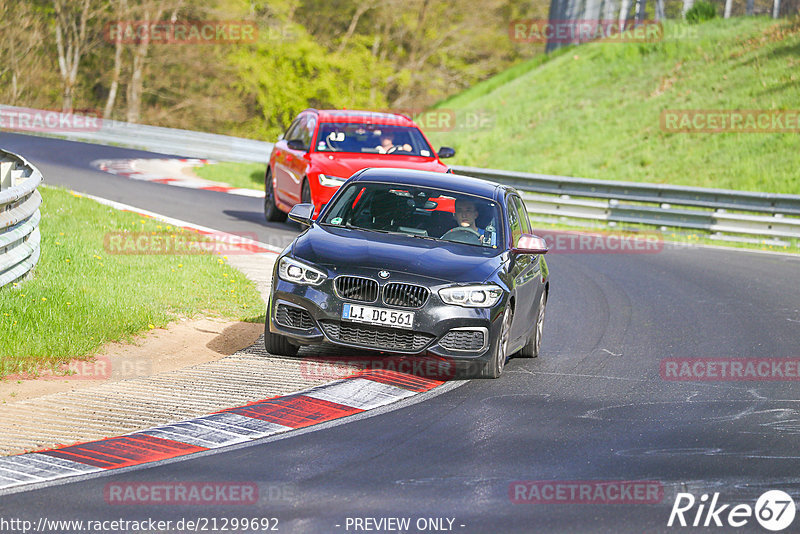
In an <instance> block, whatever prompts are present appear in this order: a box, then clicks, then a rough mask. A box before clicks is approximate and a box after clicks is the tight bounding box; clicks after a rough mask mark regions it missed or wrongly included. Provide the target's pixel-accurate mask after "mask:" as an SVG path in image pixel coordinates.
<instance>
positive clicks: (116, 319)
mask: <svg viewBox="0 0 800 534" xmlns="http://www.w3.org/2000/svg"><path fill="white" fill-rule="evenodd" d="M39 190H40V192H41V193H42V196H43V198H44V203H43V206H42V208H41V212H42V221H41V224H40V229H41V234H42V254H41V258H40V260H39V263H38V265H37V266H36V268H35V270H34V272H33V274H32V275H31V276H30V277H29V278H27V279H24V280H21V281H18V282H16V283H14V284H9V285H7V286H5V287H4V288H0V310H2V312H0V376H5V375H9V374H17V373H33V374H35V373H36V372H37V370H39V369H41V370H49V369H54V368H57V366H58V365H59V364H63V363H66V362H68V361H69V360H70V359H72V358H83V359H86V358H90V357H91V355H92V354H93V353H94V352H96V350H97V349H98V348H99V347H100V346H102V345H103V344H104V343H107V342H109V341H130V340H132V339H133V336H135V335H136V334H139V333H142V332H145V331H147V330H149V329H152V328H160V327H164V326H166V325H167V324H168V323H170V322H171V321H173V320H175V319H177V318H179V317H195V316H199V315H205V316H217V317H224V318H230V319H235V320H250V321H258V320H262V318H263V313H264V304H263V301H262V300H261V298H260V296H259V294H258V292H257V291H256V290H255V288H254V285H253V283H252V282H250V281H249V280H247V279H246V278H245V277H244V275H243V274H242V273H241V272H240V271H238V270H237V269H234V268H233V267H231V266H230V265H228V263H227V262H226V261H225V259H224V257H220V256H217V255H211V254H195V255H187V254H184V255H173V254H169V255H165V254H161V255H155V254H111V253H109V252H107V251H106V250H105V248H104V237H105V236H106V234H107V233H109V232H121V231H125V232H147V233H148V234H150V235H154V234H155V235H159V236H162V237H168V236H171V235H180V232H181V230H180V229H175V228H171V227H169V226H168V225H165V224H164V223H160V222H158V221H155V220H153V219H147V218H142V217H140V216H138V215H136V214H133V213H129V212H122V211H117V210H114V209H112V208H109V207H107V206H103V205H101V204H98V203H97V202H94V201H93V200H89V199H86V198H82V197H80V196H76V195H74V194H72V193H70V192H68V191H65V190H63V189H58V188H53V187H40V188H39ZM184 235H187V236H196V234H194V233H193V232H185V233H184Z"/></svg>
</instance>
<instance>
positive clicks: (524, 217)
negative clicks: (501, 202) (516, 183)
mask: <svg viewBox="0 0 800 534" xmlns="http://www.w3.org/2000/svg"><path fill="white" fill-rule="evenodd" d="M513 198H514V204H516V205H517V213H518V214H519V225H520V230H522V233H523V234H532V233H533V230H532V229H531V218H530V217H529V216H528V208H526V207H525V203H524V202H523V201H522V199H521V198H519V197H513Z"/></svg>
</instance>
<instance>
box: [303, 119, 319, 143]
mask: <svg viewBox="0 0 800 534" xmlns="http://www.w3.org/2000/svg"><path fill="white" fill-rule="evenodd" d="M316 127H317V119H316V117H313V116H312V117H309V118H308V120H307V121H306V123H305V125H304V126H303V129H302V131H301V132H300V139H301V140H302V141H303V144H304V145H306V146H308V147H310V146H311V138H312V137H314V128H316Z"/></svg>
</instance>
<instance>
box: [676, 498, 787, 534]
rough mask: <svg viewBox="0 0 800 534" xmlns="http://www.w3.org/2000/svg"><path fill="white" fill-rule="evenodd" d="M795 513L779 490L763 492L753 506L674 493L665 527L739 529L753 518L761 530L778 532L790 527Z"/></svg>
mask: <svg viewBox="0 0 800 534" xmlns="http://www.w3.org/2000/svg"><path fill="white" fill-rule="evenodd" d="M695 505H697V507H696V509H694V508H695ZM796 512H797V510H796V508H795V504H794V501H793V500H792V498H791V496H789V494H788V493H786V492H784V491H780V490H770V491H767V492H765V493H763V494H762V495H761V496H760V497H759V498H758V500H757V501H756V505H755V507H752V506H750V505H749V504H737V505H734V506H732V505H730V504H719V493H714V496H713V497H712V498H711V501H710V502H709V496H708V494H705V493H704V494H703V495H701V496H700V499H695V497H694V495H692V494H691V493H678V495H677V496H676V497H675V504H673V505H672V512H670V514H669V521H667V526H668V527H671V526H673V525H675V526H681V527H686V526H692V527H711V526H717V527H722V526H728V527H743V526H745V525H747V524H748V523H750V522H751V520H752V519H753V517H755V519H756V521H758V523H759V524H760V525H761V526H762V527H764V528H765V529H767V530H771V531H773V532H778V531H781V530H784V529H786V528H787V527H789V525H791V524H792V521H794V516H795V513H796Z"/></svg>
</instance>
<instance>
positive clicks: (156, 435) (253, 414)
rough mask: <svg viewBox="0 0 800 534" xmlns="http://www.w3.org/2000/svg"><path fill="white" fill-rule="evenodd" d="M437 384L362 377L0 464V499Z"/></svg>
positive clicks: (317, 420)
mask: <svg viewBox="0 0 800 534" xmlns="http://www.w3.org/2000/svg"><path fill="white" fill-rule="evenodd" d="M443 383H444V382H442V381H440V380H433V379H429V378H423V377H417V376H413V375H408V374H404V373H400V372H397V371H392V370H386V369H366V370H362V371H359V372H358V373H356V374H355V375H353V376H351V377H348V378H344V379H341V380H336V381H334V382H330V383H328V384H324V385H321V386H316V387H313V388H311V389H308V390H305V391H301V392H298V393H293V394H290V395H285V396H282V397H273V398H270V399H265V400H261V401H257V402H253V403H251V404H247V405H244V406H238V407H236V408H228V409H225V410H222V411H220V412H217V413H214V414H210V415H205V416H202V417H197V418H195V419H189V420H186V421H179V422H175V423H170V424H168V425H164V426H159V427H156V428H151V429H148V430H141V431H137V432H133V433H131V434H126V435H124V436H119V437H113V438H106V439H102V440H98V441H92V442H88V443H80V444H77V445H68V446H64V447H59V448H57V449H50V450H42V451H37V452H32V453H26V454H20V455H17V456H7V457H2V458H0V493H2V492H3V491H4V490H10V489H13V488H19V487H20V486H25V485H28V484H40V483H44V482H49V481H52V480H57V479H62V478H66V477H72V476H79V475H86V474H90V473H98V472H104V471H109V470H113V469H119V468H123V467H131V466H137V465H142V464H147V463H150V462H156V461H161V460H167V459H170V458H177V457H180V456H186V455H189V454H193V453H197V452H202V451H208V450H212V449H218V448H221V447H226V446H229V445H236V444H239V443H245V442H248V441H253V440H257V439H261V438H266V437H269V436H273V435H276V434H281V433H285V432H290V431H293V430H297V429H301V428H307V427H310V426H313V425H318V424H321V423H326V422H328V421H333V420H336V419H341V418H343V417H347V416H350V415H355V414H359V413H363V412H366V411H369V410H373V409H375V408H379V407H382V406H386V405H388V404H391V403H394V402H397V401H400V400H403V399H406V398H409V397H413V396H414V395H418V394H420V393H424V392H427V391H430V390H432V389H434V388H436V387H438V386H440V385H442V384H443Z"/></svg>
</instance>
